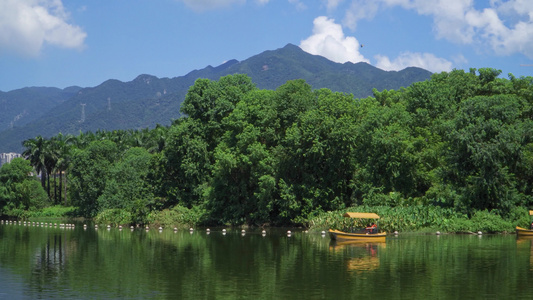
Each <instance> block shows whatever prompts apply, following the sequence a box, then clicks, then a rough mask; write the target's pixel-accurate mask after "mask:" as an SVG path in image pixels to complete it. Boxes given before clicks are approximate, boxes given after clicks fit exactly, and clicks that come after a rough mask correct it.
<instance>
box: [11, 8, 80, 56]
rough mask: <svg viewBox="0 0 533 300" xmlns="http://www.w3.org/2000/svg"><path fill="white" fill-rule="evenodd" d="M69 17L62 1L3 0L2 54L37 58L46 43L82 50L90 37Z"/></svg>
mask: <svg viewBox="0 0 533 300" xmlns="http://www.w3.org/2000/svg"><path fill="white" fill-rule="evenodd" d="M68 18H69V16H68V13H67V12H66V11H65V9H64V8H63V3H62V2H61V0H0V51H2V52H15V53H18V54H22V55H26V56H37V55H38V54H39V53H40V51H41V48H42V47H43V45H44V44H49V45H53V46H59V47H64V48H74V49H81V48H83V47H84V41H85V38H86V36H87V34H86V33H85V32H84V31H83V30H82V29H81V28H80V27H78V26H75V25H72V24H69V23H68V21H69V20H68Z"/></svg>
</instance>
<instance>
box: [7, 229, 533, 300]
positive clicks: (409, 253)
mask: <svg viewBox="0 0 533 300" xmlns="http://www.w3.org/2000/svg"><path fill="white" fill-rule="evenodd" d="M291 230H292V234H291V236H288V235H287V233H286V231H287V230H286V229H267V232H266V234H265V235H263V234H262V233H261V231H260V230H257V231H247V232H246V233H245V234H244V235H243V234H242V233H241V231H240V229H238V230H237V229H233V230H230V229H228V230H227V232H226V233H223V231H222V228H217V229H211V231H210V232H209V233H208V232H207V231H206V230H205V229H196V230H194V231H193V232H192V233H191V232H189V231H188V230H186V231H177V232H174V231H173V230H170V229H164V230H162V231H159V230H157V229H155V230H154V229H150V230H148V231H146V230H144V229H136V230H134V231H130V229H123V230H119V229H116V228H111V229H109V230H108V229H106V228H100V229H95V228H93V227H92V226H90V227H89V228H87V229H84V228H83V227H82V226H79V225H78V226H77V227H75V228H59V227H58V226H56V227H54V226H52V227H50V226H46V227H41V226H24V225H18V224H17V225H14V224H1V225H0V299H335V298H337V299H532V297H533V284H532V280H533V247H532V243H531V241H532V240H517V239H516V236H514V235H483V236H477V235H441V236H437V235H414V234H401V233H400V234H399V235H398V236H389V237H387V241H386V243H359V244H346V245H342V244H337V243H332V242H331V241H330V239H329V237H328V236H323V235H322V234H321V233H306V232H303V231H300V230H294V229H291Z"/></svg>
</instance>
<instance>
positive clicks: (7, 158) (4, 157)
mask: <svg viewBox="0 0 533 300" xmlns="http://www.w3.org/2000/svg"><path fill="white" fill-rule="evenodd" d="M16 157H21V155H20V154H19V153H13V152H11V153H0V167H2V165H3V164H7V163H8V162H11V160H13V158H16Z"/></svg>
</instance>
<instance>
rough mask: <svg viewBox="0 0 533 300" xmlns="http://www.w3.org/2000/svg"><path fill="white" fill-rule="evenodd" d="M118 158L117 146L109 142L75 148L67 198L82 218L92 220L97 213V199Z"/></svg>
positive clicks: (92, 143) (104, 141)
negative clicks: (90, 218) (69, 198)
mask: <svg viewBox="0 0 533 300" xmlns="http://www.w3.org/2000/svg"><path fill="white" fill-rule="evenodd" d="M118 155H119V153H118V149H117V145H116V144H115V143H114V142H112V141H110V140H103V141H93V142H91V143H90V144H89V145H88V146H87V147H86V148H85V149H74V151H73V154H72V166H71V171H70V173H69V178H70V180H69V181H70V195H71V199H72V202H73V204H74V205H76V206H77V207H78V209H79V210H80V213H81V214H82V215H83V216H86V217H94V216H95V215H96V214H97V213H98V211H99V206H98V201H97V199H98V198H99V197H100V196H101V195H102V193H103V191H104V190H105V187H106V184H107V181H108V179H109V177H110V168H111V166H112V165H113V163H114V162H115V161H116V159H117V157H118Z"/></svg>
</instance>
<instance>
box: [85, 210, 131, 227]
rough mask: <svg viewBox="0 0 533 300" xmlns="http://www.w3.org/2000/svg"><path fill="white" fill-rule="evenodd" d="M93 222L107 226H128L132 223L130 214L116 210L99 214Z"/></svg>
mask: <svg viewBox="0 0 533 300" xmlns="http://www.w3.org/2000/svg"><path fill="white" fill-rule="evenodd" d="M94 221H95V222H96V223H97V224H108V225H114V226H118V225H128V224H132V223H133V222H132V216H131V213H130V212H128V211H126V210H123V209H118V208H110V209H105V210H103V211H101V212H99V213H98V214H97V215H96V217H95V218H94Z"/></svg>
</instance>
